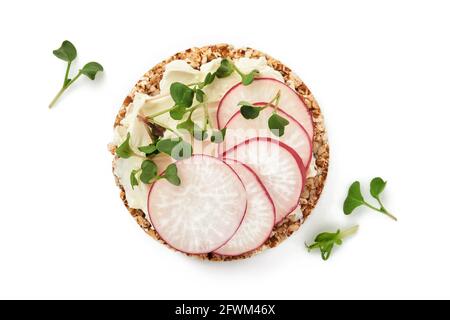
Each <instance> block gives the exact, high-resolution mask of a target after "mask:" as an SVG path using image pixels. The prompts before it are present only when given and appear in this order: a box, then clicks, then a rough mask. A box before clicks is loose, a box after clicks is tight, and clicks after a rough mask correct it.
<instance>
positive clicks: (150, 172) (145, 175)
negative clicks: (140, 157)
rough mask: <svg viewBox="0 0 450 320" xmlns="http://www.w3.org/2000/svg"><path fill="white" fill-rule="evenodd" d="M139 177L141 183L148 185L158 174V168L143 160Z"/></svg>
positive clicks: (149, 161) (151, 162)
mask: <svg viewBox="0 0 450 320" xmlns="http://www.w3.org/2000/svg"><path fill="white" fill-rule="evenodd" d="M141 171H142V172H141V176H140V180H141V181H142V182H143V183H146V184H148V183H150V181H152V180H153V179H154V178H155V177H156V175H157V173H158V168H157V166H156V164H155V163H154V162H153V161H151V160H144V161H143V162H142V164H141Z"/></svg>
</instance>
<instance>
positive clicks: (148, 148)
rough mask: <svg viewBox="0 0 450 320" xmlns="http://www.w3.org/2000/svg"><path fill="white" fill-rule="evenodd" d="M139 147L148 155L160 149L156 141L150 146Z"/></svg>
mask: <svg viewBox="0 0 450 320" xmlns="http://www.w3.org/2000/svg"><path fill="white" fill-rule="evenodd" d="M138 149H139V151H141V152H143V153H145V155H146V156H147V157H148V156H150V155H152V154H154V153H156V152H157V151H158V149H156V144H155V143H150V144H149V145H148V146H142V147H138Z"/></svg>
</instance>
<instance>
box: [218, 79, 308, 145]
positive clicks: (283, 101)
mask: <svg viewBox="0 0 450 320" xmlns="http://www.w3.org/2000/svg"><path fill="white" fill-rule="evenodd" d="M278 92H280V100H279V105H280V106H282V108H283V111H285V112H286V113H287V114H289V115H290V116H291V117H292V118H294V119H296V120H297V121H298V122H299V123H300V124H301V125H302V126H303V127H304V128H305V130H306V132H307V133H308V136H309V137H310V140H311V141H312V137H313V131H314V129H313V121H312V118H311V114H310V112H309V110H308V108H307V107H306V105H305V104H304V102H303V100H302V99H301V98H300V96H299V95H298V94H297V92H295V91H294V90H293V89H292V88H291V87H289V86H288V85H286V84H284V83H283V82H280V81H278V80H275V79H271V78H259V79H255V80H254V81H253V82H252V84H250V85H248V86H244V85H243V84H242V83H239V84H237V85H235V86H234V87H232V88H231V89H230V90H228V92H227V93H226V94H225V95H224V96H223V98H222V100H221V101H220V103H219V106H218V109H217V125H218V127H219V129H222V128H224V127H225V125H226V123H227V122H228V121H229V120H230V119H231V117H232V116H233V115H234V114H235V113H236V112H237V111H238V110H239V109H240V106H239V105H238V104H239V102H241V101H248V102H252V103H255V102H262V101H271V100H272V99H273V98H274V97H275V96H276V95H277V93H278Z"/></svg>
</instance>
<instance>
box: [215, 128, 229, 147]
mask: <svg viewBox="0 0 450 320" xmlns="http://www.w3.org/2000/svg"><path fill="white" fill-rule="evenodd" d="M226 133H227V128H223V129H222V130H219V131H213V132H212V133H211V142H213V143H222V142H223V140H225V134H226Z"/></svg>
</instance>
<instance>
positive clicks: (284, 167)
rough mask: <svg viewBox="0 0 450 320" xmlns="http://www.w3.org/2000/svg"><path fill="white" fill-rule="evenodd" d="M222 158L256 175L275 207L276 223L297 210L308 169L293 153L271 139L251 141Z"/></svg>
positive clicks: (285, 146) (231, 150)
mask: <svg viewBox="0 0 450 320" xmlns="http://www.w3.org/2000/svg"><path fill="white" fill-rule="evenodd" d="M223 157H224V158H226V159H233V160H237V161H239V162H242V163H245V164H246V165H248V166H249V167H250V168H252V169H253V171H255V173H256V174H257V175H258V176H259V178H260V179H261V181H262V183H263V184H264V186H265V187H266V189H267V190H268V191H269V194H270V196H271V197H272V200H273V202H274V204H275V211H276V223H278V222H280V221H281V220H282V219H283V218H284V217H286V216H287V215H288V214H289V213H291V212H292V211H293V210H295V209H296V208H297V206H298V204H299V200H300V194H301V192H302V189H303V185H304V181H305V167H304V166H303V162H302V159H301V158H300V157H299V155H298V154H297V152H295V150H294V149H292V148H291V147H289V146H287V145H286V144H284V143H283V142H280V141H278V140H275V139H272V138H252V139H249V140H246V141H244V142H242V143H241V144H239V145H237V146H234V147H233V148H231V149H229V150H227V151H225V152H224V153H223Z"/></svg>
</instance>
